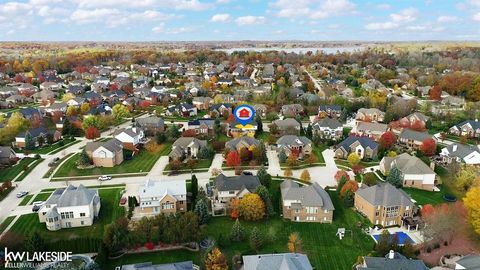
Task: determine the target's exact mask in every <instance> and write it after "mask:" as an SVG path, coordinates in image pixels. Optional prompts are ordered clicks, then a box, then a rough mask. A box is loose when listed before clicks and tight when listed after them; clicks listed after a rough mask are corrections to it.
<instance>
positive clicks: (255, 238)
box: [250, 226, 263, 252]
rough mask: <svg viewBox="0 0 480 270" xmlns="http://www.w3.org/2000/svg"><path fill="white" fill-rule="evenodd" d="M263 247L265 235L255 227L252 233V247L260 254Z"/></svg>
mask: <svg viewBox="0 0 480 270" xmlns="http://www.w3.org/2000/svg"><path fill="white" fill-rule="evenodd" d="M262 245H263V235H262V232H260V230H259V229H258V228H257V227H256V226H255V227H253V229H252V232H251V233H250V247H251V248H252V249H253V250H254V251H255V252H258V251H259V250H260V249H261V248H262Z"/></svg>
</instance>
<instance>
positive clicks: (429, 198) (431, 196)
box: [403, 185, 452, 205]
mask: <svg viewBox="0 0 480 270" xmlns="http://www.w3.org/2000/svg"><path fill="white" fill-rule="evenodd" d="M403 190H404V191H405V192H406V193H407V194H408V195H410V197H412V199H414V200H415V201H416V204H417V205H425V204H432V205H436V204H442V203H446V202H447V201H445V200H444V199H443V196H444V195H445V194H450V195H452V193H451V192H449V190H448V188H447V187H445V186H444V185H442V186H440V191H428V190H422V189H417V188H403Z"/></svg>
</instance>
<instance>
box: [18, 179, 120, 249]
mask: <svg viewBox="0 0 480 270" xmlns="http://www.w3.org/2000/svg"><path fill="white" fill-rule="evenodd" d="M121 191H122V189H119V188H112V189H100V190H99V191H98V192H99V195H100V198H101V207H100V215H99V219H98V220H97V221H95V223H94V224H93V225H92V226H89V227H80V228H70V229H61V230H59V231H55V232H51V231H48V230H47V229H46V227H45V224H44V223H40V222H39V221H38V215H37V214H35V213H34V214H28V215H23V216H21V217H20V218H19V219H18V220H17V222H15V224H14V225H13V226H12V228H11V229H10V231H12V232H14V233H18V234H20V235H23V236H27V235H28V234H30V233H32V232H33V231H35V230H36V231H38V232H39V233H40V234H41V235H42V236H43V237H44V238H45V239H46V240H47V244H51V246H50V245H49V246H50V247H54V246H55V245H56V244H57V242H58V241H62V242H63V244H65V242H77V241H79V242H78V243H69V245H67V246H68V247H76V248H78V249H79V250H72V251H77V252H86V251H91V252H93V251H95V250H85V249H84V248H87V247H82V240H84V239H89V240H90V241H92V242H93V243H94V244H95V242H96V245H98V244H99V243H100V241H101V239H102V237H103V230H104V227H105V226H106V225H107V224H110V223H111V222H112V221H114V220H116V219H117V218H118V217H120V216H122V215H123V214H124V208H123V207H120V206H119V201H120V198H121ZM37 197H38V196H37ZM37 197H35V199H37ZM75 239H78V240H75ZM73 249H75V248H73ZM65 251H66V250H65Z"/></svg>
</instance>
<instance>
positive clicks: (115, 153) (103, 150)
mask: <svg viewBox="0 0 480 270" xmlns="http://www.w3.org/2000/svg"><path fill="white" fill-rule="evenodd" d="M85 151H86V152H87V155H88V156H89V157H90V158H91V159H92V161H93V165H95V166H97V167H114V166H116V165H119V164H121V163H122V162H123V143H122V142H121V141H119V140H117V139H115V138H113V139H110V140H108V141H104V142H88V143H87V145H86V146H85Z"/></svg>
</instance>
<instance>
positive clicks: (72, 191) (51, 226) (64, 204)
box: [38, 184, 100, 231]
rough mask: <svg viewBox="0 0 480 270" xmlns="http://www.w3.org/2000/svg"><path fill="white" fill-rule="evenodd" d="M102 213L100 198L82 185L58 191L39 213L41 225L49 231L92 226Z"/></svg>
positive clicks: (95, 192)
mask: <svg viewBox="0 0 480 270" xmlns="http://www.w3.org/2000/svg"><path fill="white" fill-rule="evenodd" d="M99 213H100V196H99V195H98V191H97V190H95V189H89V188H86V187H84V186H83V185H82V184H80V185H79V186H78V187H75V186H73V185H69V186H68V187H67V188H58V189H56V190H55V191H54V192H53V193H52V194H51V195H50V197H49V198H48V199H47V201H46V202H45V204H44V205H43V206H42V207H41V208H40V210H39V211H38V218H39V220H40V223H45V224H46V226H47V229H48V230H49V231H57V230H60V229H63V228H73V227H84V226H91V225H92V224H93V222H94V220H95V219H97V218H98V215H99Z"/></svg>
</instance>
